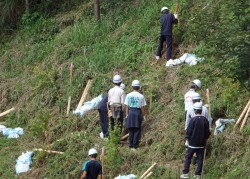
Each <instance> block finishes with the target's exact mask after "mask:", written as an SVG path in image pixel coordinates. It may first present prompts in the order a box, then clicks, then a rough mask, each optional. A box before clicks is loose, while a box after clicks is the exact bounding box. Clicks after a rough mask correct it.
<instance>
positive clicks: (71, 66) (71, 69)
mask: <svg viewBox="0 0 250 179" xmlns="http://www.w3.org/2000/svg"><path fill="white" fill-rule="evenodd" d="M69 71H70V78H69V88H70V94H69V98H68V106H67V116H69V110H70V103H71V87H72V74H73V64H72V63H71V64H70V67H69Z"/></svg>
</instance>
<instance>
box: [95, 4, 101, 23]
mask: <svg viewBox="0 0 250 179" xmlns="http://www.w3.org/2000/svg"><path fill="white" fill-rule="evenodd" d="M95 17H96V20H100V1H99V0H95Z"/></svg>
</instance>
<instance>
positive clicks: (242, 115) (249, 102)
mask: <svg viewBox="0 0 250 179" xmlns="http://www.w3.org/2000/svg"><path fill="white" fill-rule="evenodd" d="M249 105H250V100H249V101H248V103H247V105H246V106H245V108H244V109H243V111H242V113H241V115H240V117H239V119H238V120H237V122H236V124H235V126H234V127H236V126H237V125H239V124H240V122H241V119H242V118H243V117H244V114H245V113H246V111H247V109H248V107H249Z"/></svg>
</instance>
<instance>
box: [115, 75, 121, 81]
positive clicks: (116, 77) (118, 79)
mask: <svg viewBox="0 0 250 179" xmlns="http://www.w3.org/2000/svg"><path fill="white" fill-rule="evenodd" d="M113 82H114V83H121V82H122V78H121V76H120V75H115V76H114V78H113Z"/></svg>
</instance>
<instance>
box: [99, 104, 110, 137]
mask: <svg viewBox="0 0 250 179" xmlns="http://www.w3.org/2000/svg"><path fill="white" fill-rule="evenodd" d="M98 112H99V116H100V125H101V128H102V133H103V136H104V137H108V136H109V132H108V112H107V111H104V110H100V109H98Z"/></svg>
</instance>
